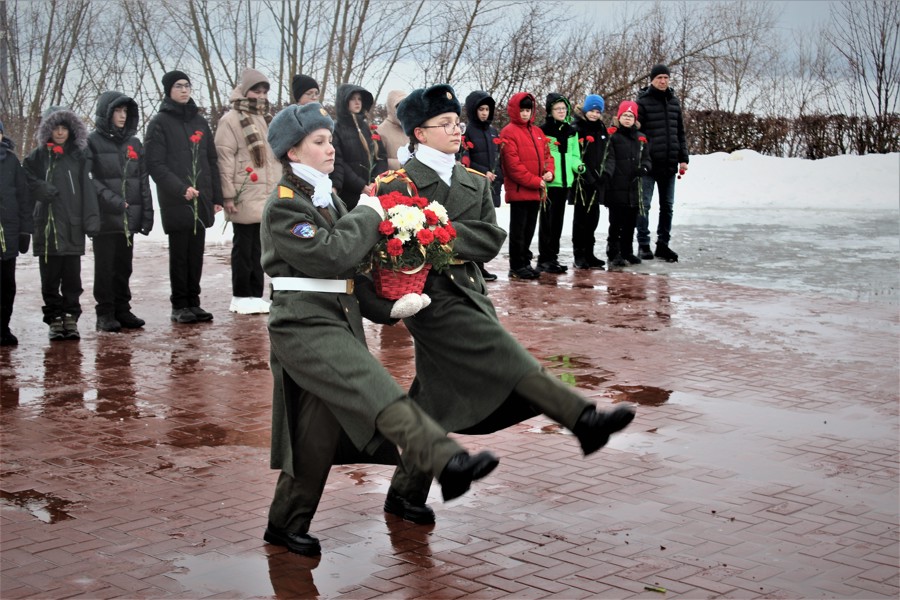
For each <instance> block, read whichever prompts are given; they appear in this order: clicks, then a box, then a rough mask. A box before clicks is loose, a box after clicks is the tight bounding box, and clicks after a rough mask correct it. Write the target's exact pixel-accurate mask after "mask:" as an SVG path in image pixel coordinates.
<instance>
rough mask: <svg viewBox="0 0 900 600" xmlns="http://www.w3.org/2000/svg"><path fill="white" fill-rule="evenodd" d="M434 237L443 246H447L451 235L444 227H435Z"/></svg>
mask: <svg viewBox="0 0 900 600" xmlns="http://www.w3.org/2000/svg"><path fill="white" fill-rule="evenodd" d="M434 237H435V238H436V239H437V241H438V242H440V243H441V244H446V243H447V242H449V241H450V234H449V233H448V232H447V230H446V229H444V228H443V227H435V228H434Z"/></svg>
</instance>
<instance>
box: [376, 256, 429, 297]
mask: <svg viewBox="0 0 900 600" xmlns="http://www.w3.org/2000/svg"><path fill="white" fill-rule="evenodd" d="M430 270H431V265H430V264H428V263H423V264H422V265H421V266H419V267H416V268H415V269H412V270H409V271H395V270H393V269H386V268H384V267H376V268H375V269H372V279H373V280H374V282H375V293H377V294H378V296H380V297H381V298H386V299H388V300H399V299H400V298H402V297H403V296H405V295H406V294H421V293H422V290H423V289H425V280H426V279H427V278H428V272H429V271H430Z"/></svg>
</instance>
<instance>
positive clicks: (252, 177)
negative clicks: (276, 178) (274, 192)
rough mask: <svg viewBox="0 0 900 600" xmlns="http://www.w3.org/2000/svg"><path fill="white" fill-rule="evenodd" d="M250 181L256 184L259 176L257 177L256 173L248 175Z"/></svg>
mask: <svg viewBox="0 0 900 600" xmlns="http://www.w3.org/2000/svg"><path fill="white" fill-rule="evenodd" d="M250 181H252V182H253V183H256V182H257V181H259V175H257V174H256V173H250Z"/></svg>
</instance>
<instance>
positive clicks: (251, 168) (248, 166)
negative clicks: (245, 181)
mask: <svg viewBox="0 0 900 600" xmlns="http://www.w3.org/2000/svg"><path fill="white" fill-rule="evenodd" d="M244 170H245V171H247V172H248V173H252V172H253V167H251V166H250V165H247V168H246V169H244Z"/></svg>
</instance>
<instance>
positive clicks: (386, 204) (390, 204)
mask: <svg viewBox="0 0 900 600" xmlns="http://www.w3.org/2000/svg"><path fill="white" fill-rule="evenodd" d="M378 199H379V200H381V208H383V209H384V210H390V209H392V208H394V207H395V206H397V202H396V201H395V200H394V199H393V198H391V197H390V196H379V197H378Z"/></svg>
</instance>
